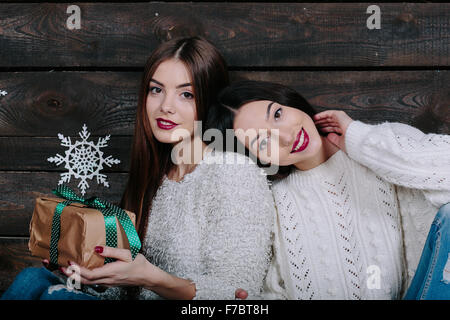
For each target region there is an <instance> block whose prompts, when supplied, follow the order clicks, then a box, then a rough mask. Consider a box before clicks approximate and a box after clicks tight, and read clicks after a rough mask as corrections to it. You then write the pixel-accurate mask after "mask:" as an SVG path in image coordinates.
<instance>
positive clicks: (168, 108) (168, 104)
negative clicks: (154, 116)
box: [161, 94, 175, 114]
mask: <svg viewBox="0 0 450 320" xmlns="http://www.w3.org/2000/svg"><path fill="white" fill-rule="evenodd" d="M161 111H162V112H163V113H172V114H173V113H175V101H174V95H173V94H167V95H165V97H164V99H163V101H162V103H161Z"/></svg>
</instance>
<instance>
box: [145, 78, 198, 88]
mask: <svg viewBox="0 0 450 320" xmlns="http://www.w3.org/2000/svg"><path fill="white" fill-rule="evenodd" d="M150 81H153V82H155V83H157V84H159V85H160V86H162V87H164V85H163V84H162V83H161V82H159V81H157V80H155V79H150ZM190 86H191V84H190V83H183V84H180V85H178V86H177V89H179V88H183V87H190Z"/></svg>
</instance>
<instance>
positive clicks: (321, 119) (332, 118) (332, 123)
mask: <svg viewBox="0 0 450 320" xmlns="http://www.w3.org/2000/svg"><path fill="white" fill-rule="evenodd" d="M313 120H314V123H315V124H316V126H317V129H318V130H320V131H322V132H324V133H328V135H327V139H328V140H329V141H330V142H331V143H333V144H334V145H335V146H337V147H338V148H339V149H341V150H343V151H344V152H346V149H345V132H346V131H347V128H348V126H349V125H350V123H351V122H352V121H353V119H352V118H350V117H349V116H348V115H347V114H346V113H345V112H344V111H338V110H327V111H323V112H320V113H317V114H315V115H314V117H313Z"/></svg>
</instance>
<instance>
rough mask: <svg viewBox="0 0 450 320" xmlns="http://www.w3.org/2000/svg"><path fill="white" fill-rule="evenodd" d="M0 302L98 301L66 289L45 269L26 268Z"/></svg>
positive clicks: (84, 294) (82, 293)
mask: <svg viewBox="0 0 450 320" xmlns="http://www.w3.org/2000/svg"><path fill="white" fill-rule="evenodd" d="M0 300H98V298H97V297H94V296H91V295H88V294H86V293H84V292H81V291H78V290H70V289H68V288H67V287H66V286H65V284H64V283H62V282H61V280H60V279H59V278H58V277H57V276H55V275H54V274H53V273H51V272H50V271H48V270H47V269H46V268H26V269H24V270H22V272H20V273H19V274H18V275H17V277H16V278H15V279H14V282H13V283H12V284H11V286H10V287H9V288H8V290H6V291H5V293H4V294H3V295H2V297H1V299H0Z"/></svg>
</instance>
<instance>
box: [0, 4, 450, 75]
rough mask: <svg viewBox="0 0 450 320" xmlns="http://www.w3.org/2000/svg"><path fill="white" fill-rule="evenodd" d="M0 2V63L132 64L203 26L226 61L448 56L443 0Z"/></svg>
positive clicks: (341, 61) (411, 60) (449, 31)
mask: <svg viewBox="0 0 450 320" xmlns="http://www.w3.org/2000/svg"><path fill="white" fill-rule="evenodd" d="M68 5H69V4H52V3H43V4H37V3H27V4H17V3H16V4H13V3H8V4H2V5H1V6H0V17H1V19H0V21H1V22H0V35H1V37H0V66H3V67H11V66H44V67H49V66H55V67H57V66H64V67H67V66H95V67H100V66H107V67H110V66H118V67H125V66H134V67H136V66H138V67H141V66H143V64H144V63H145V61H146V59H147V57H148V55H149V54H150V52H151V51H152V50H153V49H154V48H155V47H156V45H157V44H158V43H159V42H161V41H163V40H165V39H170V38H173V37H177V36H187V35H202V36H205V37H206V38H208V39H210V40H211V41H212V42H213V43H214V44H215V45H217V47H218V48H219V50H220V51H221V52H223V54H224V56H225V58H226V60H227V61H228V63H229V65H230V66H237V67H239V66H318V67H325V66H448V65H449V63H450V52H449V47H450V45H449V44H450V23H449V22H450V4H445V3H415V4H414V3H397V4H389V3H382V4H378V5H379V6H380V9H381V29H379V30H369V29H368V28H367V26H366V20H367V19H368V17H369V14H367V13H366V10H367V7H368V6H369V5H370V4H368V3H131V4H129V3H115V4H112V3H79V4H78V6H79V7H80V9H81V29H79V30H68V28H67V27H66V21H67V19H68V17H69V14H67V13H66V9H67V7H68Z"/></svg>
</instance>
